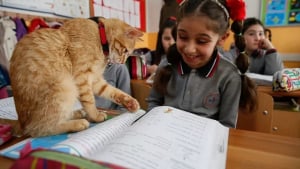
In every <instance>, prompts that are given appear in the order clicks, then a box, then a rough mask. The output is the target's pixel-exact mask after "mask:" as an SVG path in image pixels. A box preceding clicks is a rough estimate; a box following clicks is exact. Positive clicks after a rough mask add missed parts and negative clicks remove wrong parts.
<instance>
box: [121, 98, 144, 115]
mask: <svg viewBox="0 0 300 169" xmlns="http://www.w3.org/2000/svg"><path fill="white" fill-rule="evenodd" d="M122 105H123V106H124V107H125V108H126V109H127V110H128V111H130V112H136V111H138V110H139V109H140V104H139V102H138V101H137V100H136V99H135V98H133V97H125V99H124V102H123V103H122Z"/></svg>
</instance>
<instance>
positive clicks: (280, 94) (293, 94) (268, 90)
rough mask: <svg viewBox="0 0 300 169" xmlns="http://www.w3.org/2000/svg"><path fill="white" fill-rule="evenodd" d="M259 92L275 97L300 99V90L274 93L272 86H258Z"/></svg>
mask: <svg viewBox="0 0 300 169" xmlns="http://www.w3.org/2000/svg"><path fill="white" fill-rule="evenodd" d="M257 90H258V91H260V92H264V93H268V94H270V95H271V96H274V97H297V98H299V97H300V90H297V91H291V92H284V91H273V88H272V86H258V88H257Z"/></svg>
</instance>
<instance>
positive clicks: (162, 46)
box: [146, 16, 176, 75]
mask: <svg viewBox="0 0 300 169" xmlns="http://www.w3.org/2000/svg"><path fill="white" fill-rule="evenodd" d="M175 26H176V18H175V17H174V16H171V17H169V18H168V19H167V20H166V21H165V23H164V24H163V25H162V28H161V29H160V30H159V31H158V34H157V42H156V48H155V51H152V52H148V53H147V54H146V62H147V74H148V75H150V74H152V73H155V71H156V69H157V66H158V65H159V63H160V62H161V60H162V59H164V58H165V57H166V53H167V51H168V49H169V47H170V46H171V45H172V44H174V43H175V40H174V37H173V35H172V31H173V29H175Z"/></svg>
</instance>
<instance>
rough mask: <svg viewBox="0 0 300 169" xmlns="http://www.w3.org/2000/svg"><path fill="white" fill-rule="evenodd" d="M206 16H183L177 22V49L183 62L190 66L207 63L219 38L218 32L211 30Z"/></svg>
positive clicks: (209, 21)
mask: <svg viewBox="0 0 300 169" xmlns="http://www.w3.org/2000/svg"><path fill="white" fill-rule="evenodd" d="M211 22H212V21H211V20H210V19H209V18H207V17H203V16H201V17H197V16H192V17H185V18H182V20H181V21H180V22H179V23H178V29H177V41H176V45H177V50H178V51H179V53H180V54H181V56H182V58H183V60H184V62H185V63H186V64H187V65H188V66H189V67H191V68H193V69H195V68H200V67H202V66H204V65H205V64H207V63H208V61H209V60H210V58H211V56H212V54H213V51H214V49H215V47H216V45H217V43H218V41H219V39H220V35H219V34H218V33H215V32H213V31H212V30H211V29H210V28H209V26H207V25H208V24H209V25H211Z"/></svg>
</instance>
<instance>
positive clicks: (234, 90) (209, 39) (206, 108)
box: [148, 0, 256, 127]
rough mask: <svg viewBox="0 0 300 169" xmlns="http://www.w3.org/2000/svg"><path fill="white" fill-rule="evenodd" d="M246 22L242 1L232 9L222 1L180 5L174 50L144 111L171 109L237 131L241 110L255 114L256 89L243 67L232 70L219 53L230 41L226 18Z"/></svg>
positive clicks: (187, 0) (188, 0)
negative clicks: (159, 107)
mask: <svg viewBox="0 0 300 169" xmlns="http://www.w3.org/2000/svg"><path fill="white" fill-rule="evenodd" d="M228 1H231V0H227V2H228ZM236 2H237V3H236ZM229 7H231V8H230V9H228V8H229ZM231 9H232V10H231ZM235 10H237V11H235ZM228 11H230V15H229V12H228ZM231 15H232V17H230V16H231ZM244 16H245V3H244V1H241V0H239V1H235V0H234V3H233V4H232V3H229V4H226V3H225V0H216V1H215V0H214V1H212V0H185V1H183V3H182V4H181V6H180V7H179V14H178V17H177V38H176V44H174V45H172V46H171V47H170V49H169V51H168V54H167V60H166V61H165V62H163V63H161V65H160V66H159V68H158V70H157V72H156V76H155V79H154V83H153V87H152V89H151V92H150V96H149V97H148V111H149V110H151V109H152V108H154V107H156V106H162V105H166V106H172V107H175V108H179V109H182V110H185V111H188V112H191V113H194V114H197V115H200V116H204V117H207V118H212V119H215V120H218V121H219V122H220V123H222V124H223V125H225V126H228V127H236V121H237V114H238V110H239V106H240V107H242V108H246V109H249V110H253V109H255V108H256V90H255V84H254V83H253V82H252V81H251V80H250V79H249V78H248V77H247V76H246V75H245V74H244V73H245V71H243V69H244V67H243V66H238V67H237V66H235V65H234V64H232V62H230V61H228V60H226V59H224V58H222V57H220V55H219V54H218V51H217V46H218V45H222V44H223V43H224V41H225V39H226V38H227V37H228V31H229V26H230V25H229V20H230V18H231V19H233V20H235V19H239V20H242V19H243V18H244ZM238 68H239V70H238ZM240 72H241V74H240Z"/></svg>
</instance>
